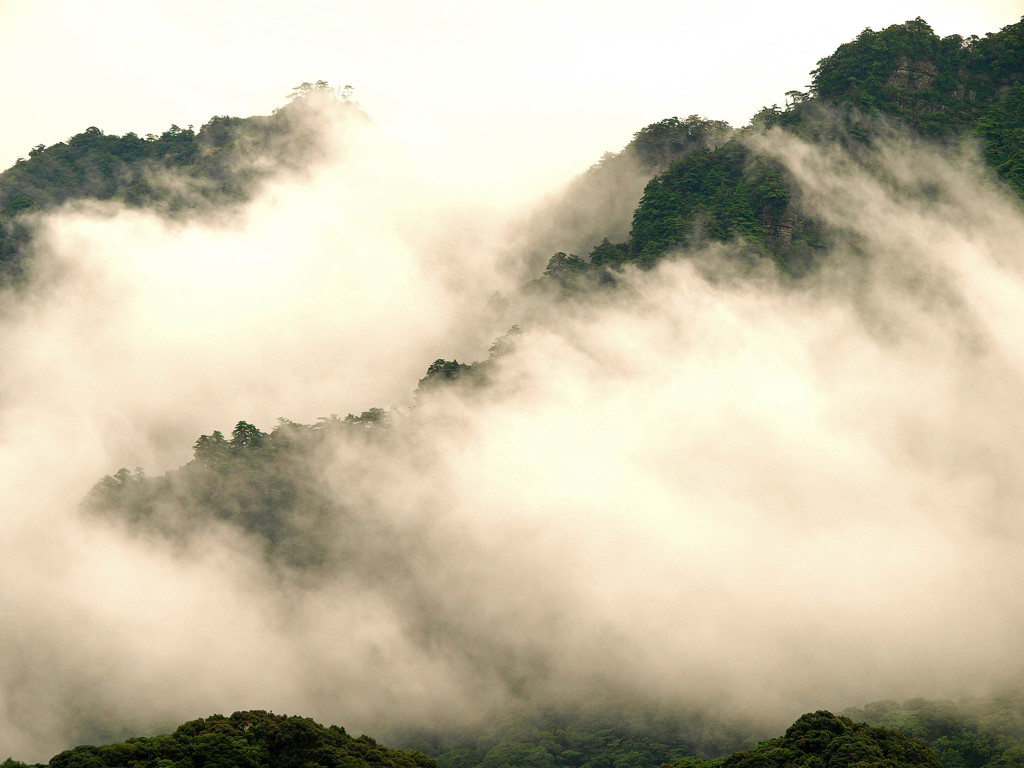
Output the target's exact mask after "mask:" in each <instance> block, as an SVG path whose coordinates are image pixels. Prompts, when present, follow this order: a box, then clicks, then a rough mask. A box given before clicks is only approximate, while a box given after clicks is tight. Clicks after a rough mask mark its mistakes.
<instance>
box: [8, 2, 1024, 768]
mask: <svg viewBox="0 0 1024 768" xmlns="http://www.w3.org/2000/svg"><path fill="white" fill-rule="evenodd" d="M811 65H813V62H808V66H809V67H810V66H811ZM811 77H812V79H813V82H812V84H811V86H809V87H808V89H807V91H806V92H801V91H792V92H790V94H789V95H788V97H787V98H786V100H785V105H784V106H782V107H779V106H771V107H765V108H764V109H762V110H761V111H759V112H758V113H757V114H756V115H754V116H753V117H751V118H750V121H749V123H748V124H746V125H744V126H742V127H737V126H730V125H729V124H728V123H726V122H724V121H721V120H717V119H715V116H714V115H708V116H698V115H691V116H689V117H686V118H681V117H666V118H665V119H663V120H660V121H659V122H655V123H651V124H649V125H647V126H646V127H644V126H642V125H638V126H636V127H635V130H636V133H635V134H634V135H633V138H632V140H631V141H629V143H628V145H627V146H625V147H623V148H621V149H620V150H619V151H616V152H609V153H606V154H605V155H604V156H603V157H600V156H598V157H594V158H593V165H592V166H591V167H590V168H589V169H588V170H586V171H585V172H583V173H581V174H578V175H576V176H575V177H574V178H572V179H568V180H566V181H564V182H563V183H561V184H560V185H558V186H557V187H553V188H552V187H550V186H549V187H547V188H545V189H544V190H542V191H541V192H535V193H531V194H529V195H527V194H523V193H522V192H521V191H519V190H516V191H514V192H511V191H510V192H508V194H507V195H506V194H503V193H502V192H501V191H498V192H496V193H495V194H494V195H492V196H486V195H481V194H479V193H478V192H477V190H476V189H475V188H474V186H473V185H465V186H460V185H458V184H454V183H452V182H451V180H450V179H448V180H446V178H445V177H443V176H442V175H440V174H438V173H437V171H436V168H435V167H434V164H432V163H431V164H424V163H423V162H421V160H420V158H418V157H417V154H416V151H415V150H414V149H411V148H410V147H409V146H407V145H406V144H403V142H402V139H401V136H397V135H395V134H393V133H389V132H388V131H386V130H382V129H381V126H380V125H379V124H378V123H376V122H375V119H374V115H373V114H370V112H369V110H367V109H366V108H364V107H363V106H362V105H361V104H360V103H359V101H358V91H353V89H352V88H351V87H347V88H346V87H345V86H344V84H342V83H331V84H328V83H327V82H324V81H318V82H314V83H303V84H301V85H300V86H298V87H297V88H296V89H294V91H293V92H292V93H291V94H290V96H289V95H288V94H282V102H283V104H282V106H281V107H280V108H278V109H277V110H275V111H274V112H273V113H272V114H270V115H264V116H257V117H249V118H235V117H214V118H212V119H210V120H209V122H207V123H206V124H204V125H203V126H201V127H199V128H195V127H191V126H190V127H188V128H182V127H179V126H177V125H175V126H172V127H171V128H170V129H168V130H167V131H165V132H164V133H162V134H150V135H149V136H144V137H140V136H136V135H135V134H126V135H124V136H118V135H116V134H114V133H110V134H108V133H105V132H104V131H103V130H101V129H100V128H96V127H90V128H87V126H82V132H80V133H78V134H76V135H74V136H72V137H70V138H68V139H67V140H66V141H63V142H58V143H55V144H52V145H50V146H45V145H42V144H40V145H38V146H36V147H34V148H33V149H32V151H31V152H30V153H27V154H28V156H27V157H26V158H23V159H20V160H19V161H18V163H16V164H15V165H13V166H12V167H11V168H9V169H8V170H7V171H5V172H4V173H3V174H0V281H2V286H0V323H2V329H0V434H2V441H0V498H2V499H3V502H2V504H3V507H2V514H0V548H2V557H0V617H2V618H0V620H2V626H3V629H2V631H0V758H2V757H7V756H8V755H10V756H11V757H12V758H13V759H12V760H10V761H9V763H5V764H4V766H5V768H17V767H18V766H20V765H21V764H20V763H18V762H17V761H19V760H24V761H29V762H36V761H44V760H48V759H50V758H51V757H52V756H53V755H55V754H57V753H59V752H62V751H63V750H68V749H70V748H72V747H75V746H76V745H79V744H104V743H107V742H115V741H120V740H123V739H126V738H128V737H130V736H146V737H149V736H154V735H155V734H165V733H170V732H171V731H174V729H175V728H176V727H177V726H178V725H179V724H180V723H182V722H184V721H190V720H194V719H195V718H205V717H208V716H210V715H213V714H214V713H222V714H224V715H230V713H232V712H241V711H246V710H252V711H256V712H257V713H259V712H261V711H268V712H277V713H288V714H289V715H301V716H303V717H307V718H313V719H314V720H316V721H317V722H319V723H324V724H336V725H340V726H344V728H346V729H347V730H348V731H349V732H351V733H353V734H355V733H364V732H365V733H367V734H370V735H372V736H374V737H375V738H380V739H381V740H382V741H384V742H386V743H387V744H388V745H389V746H392V747H398V748H401V749H415V750H420V751H421V752H423V753H424V754H420V753H419V752H404V751H403V752H396V753H392V752H391V751H389V750H386V749H384V748H383V747H381V748H380V751H379V754H378V752H373V754H374V755H376V757H365V755H364V756H363V757H361V758H359V759H364V757H365V759H367V760H369V761H370V762H377V763H382V762H383V763H387V764H388V765H394V766H404V767H405V768H416V767H419V768H436V767H437V766H440V768H476V766H478V765H479V766H481V767H482V768H505V766H520V765H533V766H537V768H556V766H557V767H558V768H562V767H563V766H565V768H613V767H614V768H646V766H648V765H650V766H655V767H656V766H659V765H662V764H670V765H675V766H677V768H682V767H683V766H691V767H692V768H712V766H718V765H720V764H721V763H720V762H719V759H720V758H723V757H725V756H726V755H728V754H729V753H732V752H737V751H739V750H747V751H750V750H755V751H754V752H751V753H750V754H751V755H753V757H751V756H750V755H748V753H747V752H742V753H741V757H737V756H735V755H734V756H733V758H728V760H732V761H733V763H727V764H728V765H732V764H736V765H740V764H743V765H746V764H747V763H746V762H742V761H744V760H746V761H748V762H749V764H750V765H751V766H767V765H769V763H770V765H771V766H780V768H781V766H782V765H804V764H806V765H816V766H820V768H829V767H830V766H835V768H839V767H840V766H854V765H857V766H860V765H863V766H867V765H886V766H894V767H895V766H899V767H900V768H902V767H903V766H910V765H915V766H916V765H927V766H939V765H942V766H948V768H954V767H958V768H968V767H969V768H981V766H990V765H991V766H996V765H999V766H1013V765H1022V764H1024V762H1022V761H1024V694H1022V693H1021V690H1022V689H1021V687H1020V686H1021V685H1022V684H1024V680H1022V674H1024V669H1022V666H1024V653H1022V651H1024V648H1022V641H1021V638H1022V637H1024V506H1022V505H1024V494H1022V488H1024V437H1022V431H1021V425H1022V424H1024V250H1022V243H1024V205H1022V194H1024V143H1022V142H1021V139H1020V137H1021V131H1022V130H1024V84H1022V83H1024V20H1022V21H1021V22H1019V23H1017V24H1015V25H1012V26H1008V27H1005V28H1004V29H1003V30H1001V31H999V32H995V33H992V34H989V35H987V36H985V37H983V38H977V37H974V38H963V37H960V36H959V35H952V36H946V37H940V36H939V35H937V34H935V33H934V32H933V30H932V28H931V27H929V26H928V24H927V23H926V22H925V21H923V20H922V19H916V20H914V21H908V22H906V23H905V24H901V25H897V26H893V27H888V28H886V29H884V30H879V31H877V32H874V31H871V30H865V31H864V32H862V33H860V34H859V36H856V38H855V39H853V40H852V41H851V42H850V43H847V44H845V45H843V46H841V47H839V48H838V49H837V50H836V51H835V52H834V53H832V54H831V55H829V56H827V57H826V58H824V59H822V60H821V61H819V62H818V64H817V68H816V69H814V71H813V72H812V74H811ZM682 109H685V106H684V107H682ZM428 168H429V169H430V170H429V171H428V170H427V169H428ZM452 173H453V176H452V177H451V178H461V177H462V175H463V174H465V173H466V169H465V168H453V169H452ZM915 702H916V703H915ZM936 702H940V703H936ZM824 710H830V711H831V712H834V713H836V714H837V715H838V714H840V713H845V715H846V716H845V717H837V716H836V715H832V714H831V712H822V711H824ZM815 711H818V713H817V715H816V716H815V717H817V719H814V717H811V716H808V718H809V719H801V720H800V721H798V722H797V724H795V725H793V726H792V728H790V730H789V731H787V730H786V729H787V727H788V726H790V724H792V723H793V722H794V720H797V718H799V717H800V716H801V715H802V714H804V713H811V712H815ZM267 717H269V716H266V717H265V712H263V714H257V715H250V714H246V715H244V716H243V715H239V716H238V717H237V718H236V720H235V721H231V722H233V723H234V724H233V725H232V726H231V727H232V728H235V729H236V730H237V732H238V733H239V734H241V733H248V731H249V729H250V728H254V729H255V730H254V731H253V733H256V732H261V733H262V731H261V729H266V728H269V729H271V730H273V728H277V727H282V728H283V727H284V726H278V725H276V724H274V723H276V721H272V720H268V719H267ZM246 718H249V719H246ZM243 721H244V723H243ZM861 721H865V722H867V723H869V724H870V725H869V726H863V727H862V726H857V725H855V722H856V723H860V722H861ZM227 722H229V721H227V720H224V721H223V722H221V721H217V723H218V725H217V727H222V726H223V727H224V728H227V727H228V726H227V725H224V723H227ZM282 722H283V721H282ZM268 723H270V724H268ZM801 723H802V725H801ZM243 725H244V727H243ZM310 727H311V726H310ZM883 727H884V728H888V729H896V730H898V731H901V732H903V733H905V734H908V735H909V736H911V737H914V738H916V739H920V740H921V741H920V742H917V741H915V742H912V744H913V745H915V746H913V747H908V746H906V744H908V743H911V742H910V741H909V740H908V741H907V742H904V741H898V740H894V739H896V737H895V736H892V737H889V736H885V735H880V734H884V733H888V731H883V730H882V729H883ZM858 728H860V729H861V730H857V729H858ZM587 729H590V730H587ZM616 729H618V730H616ZM801 729H803V730H801ZM808 729H810V730H813V729H818V731H815V733H817V732H819V731H820V732H822V733H824V732H826V731H829V729H831V731H830V733H832V734H833V735H836V734H838V735H836V738H839V736H840V735H842V736H843V738H847V737H848V738H850V739H853V738H854V736H853V735H851V734H854V733H856V734H857V736H856V738H858V739H868V738H869V736H870V738H871V739H879V741H877V743H876V742H872V745H871V746H870V748H869V747H864V749H867V750H868V751H869V752H870V759H869V758H868V757H865V756H864V755H863V754H862V755H861V756H860V757H858V758H857V760H854V759H853V758H849V759H847V758H841V757H837V756H836V755H841V754H845V753H842V750H840V749H839V748H838V747H837V748H835V749H834V750H833V751H832V752H828V753H827V754H826V753H825V752H822V753H821V754H826V757H825V758H821V757H815V758H814V759H813V760H811V759H810V758H807V760H805V759H804V757H806V755H805V754H804V752H800V751H799V750H803V749H807V750H810V747H808V746H807V744H808V743H810V741H809V740H808V739H806V738H805V739H804V741H803V742H801V741H800V740H799V737H800V734H801V733H804V731H807V730H808ZM943 729H945V730H943ZM549 731H550V733H551V734H554V735H551V736H550V737H549V736H547V735H545V734H547V733H548V732H549ZM225 732H226V731H225ZM584 732H585V734H586V739H590V740H591V741H586V739H584V738H583V737H582V736H580V737H579V739H580V740H579V742H576V741H573V739H574V738H577V736H576V735H574V734H581V733H584ZM613 732H614V738H615V739H618V741H616V742H615V745H619V744H620V742H621V743H623V744H624V743H625V741H623V740H626V741H629V740H630V739H632V740H634V741H629V744H630V745H631V746H630V747H629V750H631V751H630V752H629V753H628V755H627V754H626V752H627V750H626V749H625V747H623V748H622V753H623V755H622V756H619V757H615V758H614V759H613V758H612V757H607V756H603V755H604V754H605V753H603V752H601V750H612V749H613V747H612V746H609V744H610V743H611V741H612V740H613V739H612V737H611V736H608V737H607V738H606V739H605V741H603V742H601V746H600V748H598V747H595V746H593V744H594V743H596V741H597V740H598V739H597V737H596V736H593V734H594V733H606V734H607V733H613ZM783 732H786V733H787V738H791V739H792V740H793V741H792V743H790V742H789V741H785V742H778V743H776V744H775V746H774V747H772V749H775V750H776V751H775V752H771V751H770V750H769V749H768V748H767V747H764V746H763V745H762V746H761V747H758V746H757V744H758V742H759V741H760V740H762V739H766V738H768V737H771V736H778V735H779V734H781V733H783ZM232 733H234V731H232ZM310 733H312V731H310ZM330 733H331V734H333V735H331V736H330V738H332V739H335V740H336V741H337V743H339V744H340V743H341V739H342V736H341V735H339V733H340V732H339V731H337V730H335V731H331V732H330ZM559 733H560V734H561V735H558V734H559ZM965 734H966V735H965ZM242 738H243V737H242V736H238V739H242ZM310 738H312V736H311V737H310ZM317 738H320V736H317ZM324 738H327V737H324ZM346 738H347V737H346ZM828 738H832V736H831V735H830V736H829V737H828ZM899 738H901V739H902V738H903V737H902V736H901V737H899ZM559 739H561V741H559ZM886 739H889V741H886ZM969 740H970V746H969V747H968V746H966V745H967V742H968V741H969ZM143 741H145V740H143ZM357 741H358V740H357ZM584 742H586V744H587V745H588V746H586V747H584V746H580V744H583V743H584ZM641 742H642V743H643V746H642V747H641V746H637V744H640V743H641ZM654 742H657V744H658V745H659V746H658V747H657V749H655V748H654V747H653V746H650V745H651V744H653V743H654ZM140 743H142V742H140ZM239 743H241V742H239ZM332 743H333V742H332ZM346 743H347V742H346ZM367 743H368V742H359V744H360V746H359V747H358V748H359V749H362V750H363V752H366V753H367V754H369V752H367V750H371V747H370V746H366V744H367ZM851 743H852V742H851ZM858 743H859V742H858ZM865 743H866V742H865ZM509 744H514V747H511V746H509ZM918 746H919V747H920V751H916V750H918ZM139 748H140V749H141V747H139ZM333 748H334V747H332V749H333ZM338 748H339V749H340V748H341V747H338ZM377 748H378V747H377V745H376V744H375V743H374V744H373V745H372V749H374V750H376V749H377ZM614 748H618V746H615V747H614ZM517 750H518V751H517ZM531 750H532V751H531ZM587 750H596V751H593V752H588V751H587ZM644 750H648V751H644ZM658 750H661V751H658ZM756 750H761V751H756ZM785 750H790V751H789V752H786V755H787V757H785V758H783V757H779V755H780V754H782V751H785ZM872 750H876V751H877V754H876V752H875V751H872ZM972 750H973V751H972ZM819 751H820V750H819ZM181 754H182V755H184V754H185V753H184V752H182V753H181ZM197 754H198V753H197ZM361 754H362V753H361ZM609 754H610V752H609ZM616 754H618V753H616ZM798 754H799V755H804V757H800V759H799V760H798V759H797V757H796V755H798ZM808 754H810V752H808ZM858 754H860V753H858ZM864 754H868V753H867V752H865V753H864ZM85 755H86V753H85V752H82V753H80V754H77V755H73V756H72V757H68V756H64V757H63V758H62V759H63V762H61V760H59V759H58V758H54V762H53V763H52V765H54V766H58V765H63V766H66V767H67V768H76V767H77V766H83V767H84V766H86V765H89V766H111V767H113V766H121V765H124V766H128V765H132V766H136V767H137V768H141V766H146V767H147V768H148V766H150V765H152V766H153V767H154V768H157V766H159V767H160V768H167V767H168V766H171V765H174V766H178V765H180V766H182V768H184V766H186V765H188V766H191V765H197V766H199V765H204V764H209V765H214V764H220V765H235V764H238V765H242V764H250V763H241V762H231V761H227V762H221V763H216V762H215V761H214V760H213V758H210V759H209V760H207V758H205V757H204V758H203V760H199V759H198V758H195V757H193V758H188V759H191V760H192V761H193V762H187V760H186V757H180V760H179V758H178V757H172V758H168V757H166V756H163V757H159V759H158V756H157V755H156V752H154V753H153V755H151V756H149V757H147V758H146V760H148V761H149V762H146V760H143V759H142V758H132V759H131V760H134V762H132V761H130V760H129V759H128V758H125V757H123V756H122V757H117V756H116V755H115V750H113V749H110V750H108V751H107V752H105V753H102V754H101V753H100V752H99V751H97V752H96V753H92V752H90V753H88V760H86V757H85ZM595 755H598V756H595ZM629 755H632V757H629ZM264 757H265V756H264ZM255 759H256V758H253V760H255ZM261 759H263V758H261ZM305 759H306V760H307V762H305V763H299V762H296V765H299V764H305V765H324V766H327V765H333V763H329V762H326V758H323V759H322V760H321V761H320V762H316V761H315V760H313V758H305ZM118 760H121V761H122V762H118ZM435 760H436V761H437V762H436V763H435V762H434V761H435ZM808 760H809V762H808ZM814 760H817V762H814ZM823 760H824V762H823ZM844 760H845V762H844ZM76 761H77V762H76ZM89 761H93V762H89ZM182 761H184V762H182ZM204 761H206V762H205V763H204ZM388 761H393V762H388ZM772 761H774V762H772ZM829 761H831V762H829ZM886 761H887V762H886ZM165 762H166V765H165V764H164V763H165ZM272 762H273V761H272ZM251 764H252V765H256V764H260V765H262V764H263V763H256V762H253V763H251ZM278 764H280V765H285V764H286V763H285V762H283V758H282V759H281V761H279V762H278Z"/></svg>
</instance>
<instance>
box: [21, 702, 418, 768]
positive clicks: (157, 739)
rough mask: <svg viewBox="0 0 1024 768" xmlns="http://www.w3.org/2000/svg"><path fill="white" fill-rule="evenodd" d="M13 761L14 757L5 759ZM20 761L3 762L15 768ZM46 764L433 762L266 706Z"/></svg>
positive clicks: (252, 767) (410, 766)
mask: <svg viewBox="0 0 1024 768" xmlns="http://www.w3.org/2000/svg"><path fill="white" fill-rule="evenodd" d="M8 762H12V761H8ZM18 765H20V764H15V765H12V766H8V765H7V763H4V764H3V768H16V766H18ZM49 765H50V768H364V767H365V768H370V766H373V768H437V764H436V763H435V762H434V761H433V760H431V759H430V758H429V757H427V756H426V755H424V754H422V753H421V752H416V751H413V750H396V749H388V748H386V747H382V746H380V745H379V744H377V742H375V741H374V740H373V739H370V738H368V737H366V736H360V737H359V738H352V737H351V736H349V735H348V734H347V733H346V732H345V730H344V729H343V728H339V727H337V726H333V725H332V726H330V727H329V728H325V727H324V726H322V725H320V724H318V723H316V722H314V721H313V720H310V719H309V718H305V717H288V716H286V715H274V714H272V713H269V712H262V711H253V712H236V713H234V714H233V715H231V716H230V717H224V716H223V715H213V716H212V717H208V718H205V719H203V720H193V721H190V722H188V723H184V724H183V725H181V726H180V727H179V728H178V729H177V730H175V731H174V733H172V734H169V735H164V736H154V737H152V738H134V739H128V740H127V741H125V742H121V743H118V744H108V745H106V746H102V747H93V746H81V747H75V748H74V749H70V750H67V751H66V752H61V753H60V754H59V755H56V756H55V757H54V758H53V759H52V760H51V761H50V763H49Z"/></svg>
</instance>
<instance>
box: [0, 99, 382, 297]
mask: <svg viewBox="0 0 1024 768" xmlns="http://www.w3.org/2000/svg"><path fill="white" fill-rule="evenodd" d="M305 86H308V90H306V91H303V89H304V87H305ZM295 90H296V91H303V92H302V93H300V94H298V95H299V96H302V98H295V99H294V100H293V102H292V103H291V104H289V105H288V106H287V107H284V108H282V109H280V110H277V111H276V112H275V113H274V114H273V115H270V116H268V117H250V118H245V119H242V118H233V117H214V118H212V119H211V120H210V121H209V122H208V123H207V124H206V125H204V126H203V127H202V128H201V129H200V130H199V132H198V133H197V132H195V131H194V130H193V128H192V126H188V127H187V128H180V127H179V126H177V125H172V126H171V127H170V128H168V129H167V130H166V131H164V132H163V133H162V134H160V136H154V135H149V136H147V137H145V138H140V137H139V136H137V135H136V134H134V133H128V134H126V135H124V136H115V135H107V134H105V133H104V132H103V131H102V130H100V129H99V128H97V127H95V126H93V127H90V128H87V129H86V130H85V131H83V132H82V133H79V134H76V135H74V136H72V137H70V138H69V139H68V140H67V141H63V142H59V143H57V144H54V145H52V146H50V147H45V146H43V145H41V144H40V145H38V146H36V147H33V148H32V150H31V151H30V152H29V158H28V159H27V160H22V161H19V162H18V163H16V164H15V165H14V166H12V167H11V168H9V169H8V170H6V171H4V172H3V173H0V285H3V284H5V283H8V284H9V283H11V282H14V281H16V280H17V279H18V278H19V276H20V275H21V274H22V271H23V270H22V261H23V260H24V259H25V258H26V257H27V254H28V249H27V241H28V239H29V238H28V235H29V231H28V229H27V227H26V225H25V223H24V221H23V220H22V218H21V215H22V214H25V213H31V212H35V211H47V210H51V209H53V208H56V207H58V206H60V205H63V204H65V203H67V202H69V201H75V200H115V201H118V202H121V203H123V204H125V205H128V206H131V207H150V208H155V209H157V210H160V211H161V212H163V213H165V214H168V215H184V214H187V215H195V214H198V213H202V212H204V211H207V210H212V209H216V208H220V207H224V206H229V205H234V204H237V203H241V202H244V201H245V200H247V199H249V198H250V197H251V195H252V194H253V192H254V191H255V190H256V189H257V188H258V186H259V184H260V182H262V181H263V180H264V179H265V178H267V176H268V175H269V174H271V173H273V172H274V171H275V170H276V169H279V168H282V167H284V168H301V167H304V166H305V165H306V164H307V163H308V162H310V160H312V159H315V158H316V157H318V153H319V145H320V142H319V135H318V133H317V125H316V118H317V117H318V116H319V115H322V114H324V113H325V111H329V110H335V111H337V112H338V113H339V114H341V115H344V116H350V115H351V116H355V117H359V118H360V119H362V118H365V115H363V114H362V112H360V111H359V109H358V107H357V106H355V104H353V103H349V102H348V101H347V100H342V99H338V98H336V97H334V96H333V90H332V89H331V88H330V86H328V85H327V84H326V83H325V82H324V81H322V80H321V81H318V82H317V83H316V84H315V85H312V86H310V85H309V84H308V83H304V84H303V85H302V86H299V87H298V88H297V89H295ZM293 96H294V94H293ZM313 107H315V110H314V109H313ZM311 118H312V119H311ZM172 175H173V176H174V179H175V180H174V181H171V182H169V181H168V179H169V178H170V177H171V176H172Z"/></svg>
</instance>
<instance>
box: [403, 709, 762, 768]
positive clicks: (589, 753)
mask: <svg viewBox="0 0 1024 768" xmlns="http://www.w3.org/2000/svg"><path fill="white" fill-rule="evenodd" d="M710 725H711V724H710V722H709V721H708V719H707V718H705V717H703V716H700V715H697V714H693V713H691V714H689V715H686V714H680V713H678V712H675V713H672V714H669V713H666V712H660V711H658V710H656V709H644V708H641V707H621V708H619V709H617V710H613V709H609V708H598V707H594V708H592V709H587V710H581V709H574V708H565V709H559V710H552V709H548V710H544V711H538V712H533V713H531V714H517V715H512V716H509V717H506V718H504V719H502V720H499V721H497V722H495V723H493V724H492V725H490V726H489V727H487V728H486V729H484V730H483V731H482V732H474V733H470V734H452V735H448V736H445V737H434V738H432V739H428V738H426V737H421V738H420V740H419V742H416V741H414V743H418V746H419V747H420V749H422V750H423V751H425V752H427V753H428V754H431V755H432V756H434V757H435V758H436V759H437V761H438V763H439V764H440V766H441V768H519V766H524V765H527V766H536V767H537V768H647V767H648V766H657V765H661V764H663V763H667V762H671V761H677V760H681V759H684V758H692V757H694V756H695V755H699V754H707V751H706V747H707V745H704V746H702V741H703V738H702V736H703V734H704V733H705V732H707V731H709V730H710V728H709V726H710ZM716 725H720V724H716ZM745 742H746V738H745V736H744V737H738V736H737V735H736V734H733V736H732V737H731V738H730V739H728V740H727V741H726V742H725V749H726V750H728V749H730V748H732V749H735V748H737V747H739V746H742V745H743V744H744V743H745ZM751 743H752V740H751ZM712 749H714V748H712ZM711 754H721V750H719V751H712V752H711Z"/></svg>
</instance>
